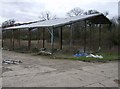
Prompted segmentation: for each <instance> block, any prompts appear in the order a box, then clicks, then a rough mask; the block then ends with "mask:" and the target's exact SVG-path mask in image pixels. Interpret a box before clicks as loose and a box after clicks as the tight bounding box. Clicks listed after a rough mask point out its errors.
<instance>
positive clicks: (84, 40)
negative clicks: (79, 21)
mask: <svg viewBox="0 0 120 89" xmlns="http://www.w3.org/2000/svg"><path fill="white" fill-rule="evenodd" d="M86 30H87V23H86V20H85V29H84V53H85V52H86Z"/></svg>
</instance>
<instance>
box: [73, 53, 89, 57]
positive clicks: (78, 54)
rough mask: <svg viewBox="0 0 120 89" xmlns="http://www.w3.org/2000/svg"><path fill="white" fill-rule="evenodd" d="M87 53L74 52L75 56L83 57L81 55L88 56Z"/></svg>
mask: <svg viewBox="0 0 120 89" xmlns="http://www.w3.org/2000/svg"><path fill="white" fill-rule="evenodd" d="M87 55H88V54H87V53H76V54H74V57H81V56H87Z"/></svg>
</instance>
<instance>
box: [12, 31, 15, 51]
mask: <svg viewBox="0 0 120 89" xmlns="http://www.w3.org/2000/svg"><path fill="white" fill-rule="evenodd" d="M14 31H15V30H12V50H14Z"/></svg>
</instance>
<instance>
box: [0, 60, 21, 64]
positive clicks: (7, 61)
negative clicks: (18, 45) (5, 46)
mask: <svg viewBox="0 0 120 89" xmlns="http://www.w3.org/2000/svg"><path fill="white" fill-rule="evenodd" d="M2 63H3V64H20V63H22V61H20V60H3V61H2Z"/></svg>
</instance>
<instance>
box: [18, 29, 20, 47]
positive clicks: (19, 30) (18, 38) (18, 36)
mask: <svg viewBox="0 0 120 89" xmlns="http://www.w3.org/2000/svg"><path fill="white" fill-rule="evenodd" d="M18 42H19V47H20V29H18Z"/></svg>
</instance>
